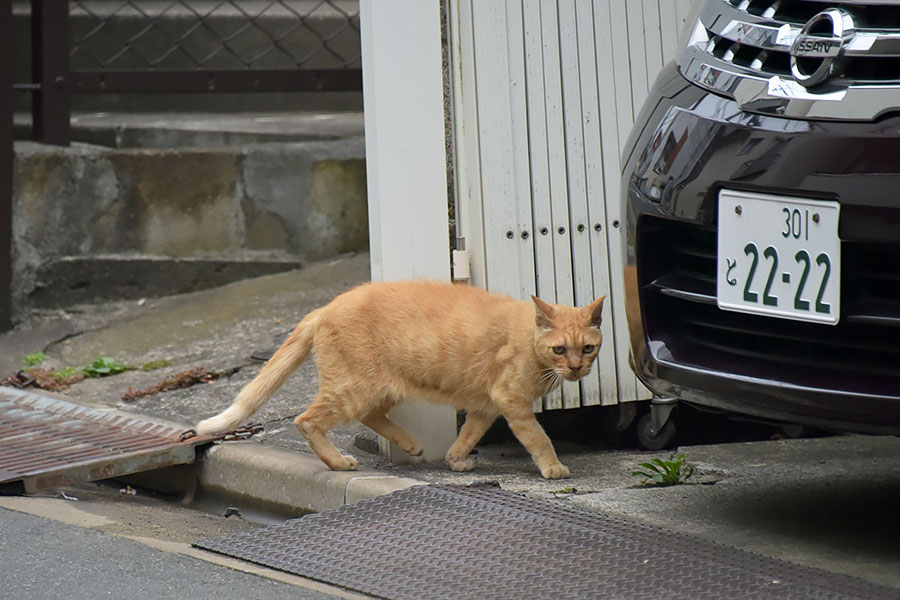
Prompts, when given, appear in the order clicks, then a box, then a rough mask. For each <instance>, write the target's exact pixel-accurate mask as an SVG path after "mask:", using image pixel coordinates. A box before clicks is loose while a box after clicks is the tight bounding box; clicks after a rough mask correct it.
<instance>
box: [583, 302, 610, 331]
mask: <svg viewBox="0 0 900 600" xmlns="http://www.w3.org/2000/svg"><path fill="white" fill-rule="evenodd" d="M604 300H606V296H600V297H599V298H597V299H596V300H594V301H593V302H591V303H590V304H588V305H587V306H585V307H584V308H582V309H581V314H582V315H583V316H584V318H586V319H589V322H590V326H591V327H597V328H599V327H600V324H601V323H602V322H603V301H604Z"/></svg>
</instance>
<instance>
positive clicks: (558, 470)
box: [541, 463, 570, 479]
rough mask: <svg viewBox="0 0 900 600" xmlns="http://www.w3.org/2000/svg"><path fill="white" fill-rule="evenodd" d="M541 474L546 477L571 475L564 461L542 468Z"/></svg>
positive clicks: (554, 477)
mask: <svg viewBox="0 0 900 600" xmlns="http://www.w3.org/2000/svg"><path fill="white" fill-rule="evenodd" d="M541 475H542V476H543V477H544V479H565V478H566V477H568V476H569V475H570V473H569V467H567V466H566V465H564V464H562V463H556V464H555V465H550V466H549V467H544V468H543V469H541Z"/></svg>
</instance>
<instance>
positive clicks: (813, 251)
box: [716, 190, 841, 325]
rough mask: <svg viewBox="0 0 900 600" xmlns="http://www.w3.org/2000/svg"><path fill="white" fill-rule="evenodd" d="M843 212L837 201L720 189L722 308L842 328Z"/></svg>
mask: <svg viewBox="0 0 900 600" xmlns="http://www.w3.org/2000/svg"><path fill="white" fill-rule="evenodd" d="M840 211H841V205H840V203H838V202H835V201H828V200H806V199H803V198H791V197H788V196H774V195H770V194H756V193H748V192H737V191H733V190H722V191H721V192H719V233H718V237H719V243H718V254H717V256H718V265H717V269H716V298H717V303H718V305H719V308H722V309H724V310H733V311H738V312H745V313H753V314H759V315H768V316H772V317H781V318H784V319H796V320H799V321H813V322H816V323H827V324H831V325H836V324H837V322H838V319H839V318H840V314H841V240H840V239H839V238H838V219H839V217H840Z"/></svg>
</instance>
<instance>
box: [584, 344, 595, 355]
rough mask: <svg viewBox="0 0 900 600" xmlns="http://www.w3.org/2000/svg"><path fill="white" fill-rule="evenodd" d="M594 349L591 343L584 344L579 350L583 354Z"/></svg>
mask: <svg viewBox="0 0 900 600" xmlns="http://www.w3.org/2000/svg"><path fill="white" fill-rule="evenodd" d="M593 351H594V346H593V345H591V344H585V345H584V348H582V349H581V352H582V353H584V354H590V353H591V352H593Z"/></svg>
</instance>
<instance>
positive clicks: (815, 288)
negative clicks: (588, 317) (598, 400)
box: [623, 0, 900, 437]
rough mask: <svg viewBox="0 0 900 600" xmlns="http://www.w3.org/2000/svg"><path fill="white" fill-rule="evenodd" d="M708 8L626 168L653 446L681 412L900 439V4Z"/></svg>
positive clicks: (640, 358)
mask: <svg viewBox="0 0 900 600" xmlns="http://www.w3.org/2000/svg"><path fill="white" fill-rule="evenodd" d="M695 11H696V13H697V14H696V15H695V17H696V18H695V19H693V20H692V23H691V24H690V25H691V28H690V30H689V32H688V36H687V40H686V48H685V49H684V50H683V52H682V53H681V55H680V56H679V58H678V60H677V61H676V64H671V65H669V66H668V67H667V68H666V69H664V71H663V72H662V74H661V75H660V76H659V78H658V79H657V81H656V84H655V86H654V88H653V89H652V91H651V94H650V97H649V98H648V100H647V102H646V103H645V105H644V108H643V110H642V112H641V114H640V116H639V117H638V120H637V123H636V124H635V127H634V129H633V131H632V134H631V139H630V140H629V142H628V145H627V147H626V149H625V154H624V161H625V162H624V165H625V167H624V172H623V195H624V199H623V201H624V203H625V211H624V214H625V215H626V231H627V267H626V271H625V278H626V288H627V291H628V294H627V301H628V309H629V324H630V326H631V339H632V360H633V367H634V369H635V371H636V373H637V375H638V377H639V378H640V379H641V380H642V381H643V382H644V383H645V384H646V385H647V386H648V387H650V389H651V390H652V391H653V392H654V394H655V395H656V396H657V399H656V402H655V405H654V408H652V409H651V410H652V411H653V413H652V414H653V417H654V418H653V420H652V421H653V424H652V427H651V429H650V431H649V435H650V436H651V437H654V436H656V435H660V431H661V430H662V429H663V425H664V424H665V421H666V418H667V414H668V409H667V407H669V406H671V404H670V402H671V401H672V400H673V399H674V400H679V401H686V402H689V403H692V404H696V405H699V406H703V407H711V408H714V409H721V410H725V411H730V412H737V413H742V414H746V415H752V416H755V417H759V418H764V419H770V420H777V421H782V422H791V423H801V424H808V425H813V426H818V427H823V428H829V429H835V430H843V431H859V432H872V433H891V434H900V2H898V3H891V2H883V1H881V2H876V1H870V2H865V1H859V2H850V1H844V2H841V1H833V2H819V1H810V0H762V1H758V0H753V1H749V0H705V1H702V2H699V3H698V5H697V7H696V8H695Z"/></svg>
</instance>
